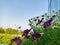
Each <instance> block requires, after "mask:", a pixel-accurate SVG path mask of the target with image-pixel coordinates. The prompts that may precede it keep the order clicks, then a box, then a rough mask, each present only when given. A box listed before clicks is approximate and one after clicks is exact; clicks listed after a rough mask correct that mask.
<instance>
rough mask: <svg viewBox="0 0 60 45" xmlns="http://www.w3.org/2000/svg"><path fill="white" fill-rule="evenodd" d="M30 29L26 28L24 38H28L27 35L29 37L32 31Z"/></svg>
mask: <svg viewBox="0 0 60 45" xmlns="http://www.w3.org/2000/svg"><path fill="white" fill-rule="evenodd" d="M30 30H31V29H30ZM30 30H29V29H26V30H24V32H23V34H22V36H23V37H24V38H27V37H28V33H29V32H30Z"/></svg>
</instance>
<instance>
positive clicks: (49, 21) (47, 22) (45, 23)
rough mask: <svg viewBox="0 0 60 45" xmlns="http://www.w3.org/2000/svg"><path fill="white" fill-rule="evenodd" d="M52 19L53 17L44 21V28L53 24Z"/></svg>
mask: <svg viewBox="0 0 60 45" xmlns="http://www.w3.org/2000/svg"><path fill="white" fill-rule="evenodd" d="M52 21H53V19H52V18H51V19H50V20H48V21H46V22H44V28H47V27H48V26H49V25H51V22H52Z"/></svg>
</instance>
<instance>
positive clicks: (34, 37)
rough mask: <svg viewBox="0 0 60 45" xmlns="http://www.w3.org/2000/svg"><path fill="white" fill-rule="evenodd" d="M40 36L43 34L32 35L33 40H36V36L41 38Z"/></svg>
mask: <svg viewBox="0 0 60 45" xmlns="http://www.w3.org/2000/svg"><path fill="white" fill-rule="evenodd" d="M40 37H41V34H38V33H34V34H33V35H32V41H33V42H34V40H35V39H36V38H40Z"/></svg>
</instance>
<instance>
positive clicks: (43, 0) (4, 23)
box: [0, 0, 48, 29]
mask: <svg viewBox="0 0 60 45" xmlns="http://www.w3.org/2000/svg"><path fill="white" fill-rule="evenodd" d="M46 12H48V0H0V21H1V22H0V27H4V28H8V27H15V24H16V25H17V26H21V27H22V29H26V28H29V26H28V19H30V18H33V17H35V16H40V15H42V14H44V13H46Z"/></svg>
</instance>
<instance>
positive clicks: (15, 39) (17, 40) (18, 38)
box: [10, 37, 21, 45]
mask: <svg viewBox="0 0 60 45" xmlns="http://www.w3.org/2000/svg"><path fill="white" fill-rule="evenodd" d="M15 41H16V42H17V45H20V44H21V40H20V37H15V38H14V39H11V41H10V42H11V44H12V43H13V42H15Z"/></svg>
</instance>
